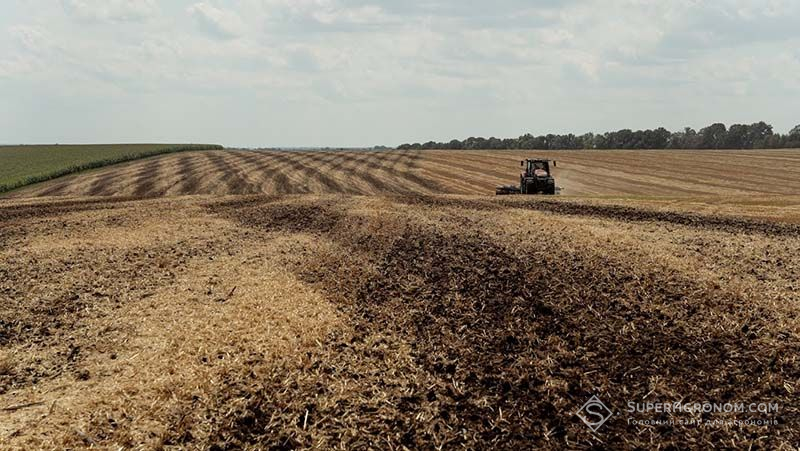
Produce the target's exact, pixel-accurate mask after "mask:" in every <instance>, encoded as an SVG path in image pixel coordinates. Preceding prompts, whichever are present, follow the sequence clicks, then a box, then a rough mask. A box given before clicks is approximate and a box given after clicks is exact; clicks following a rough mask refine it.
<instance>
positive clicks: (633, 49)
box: [0, 0, 800, 145]
mask: <svg viewBox="0 0 800 451" xmlns="http://www.w3.org/2000/svg"><path fill="white" fill-rule="evenodd" d="M64 11H67V12H68V13H69V14H68V15H66V16H65V14H64ZM3 13H4V14H3V17H0V35H2V36H0V76H2V77H3V81H4V82H3V83H2V84H0V96H3V97H4V98H5V97H8V96H14V98H16V99H17V100H16V101H15V102H16V103H15V110H18V111H19V115H18V117H19V118H25V113H24V111H25V108H26V105H30V107H29V110H30V111H32V113H31V114H32V115H33V116H32V118H31V120H34V119H40V118H39V117H34V116H35V115H36V114H42V112H41V111H42V110H41V108H38V109H37V108H35V105H34V103H35V100H36V99H38V97H37V96H40V94H39V93H40V92H44V93H49V94H50V95H62V96H64V97H65V98H68V99H70V100H69V102H72V101H74V102H75V104H74V105H73V109H74V110H81V109H82V108H86V109H92V111H97V112H98V118H99V120H101V121H102V120H105V121H107V122H108V123H107V124H105V125H106V126H107V127H106V129H114V128H121V129H124V128H125V127H126V126H127V125H125V123H124V122H121V121H117V120H115V119H114V118H115V117H116V116H117V114H116V113H118V112H120V111H121V110H125V109H133V108H134V106H133V105H136V106H138V107H139V108H142V107H143V105H142V102H144V100H143V99H145V98H149V97H148V96H152V99H155V101H156V102H157V103H158V104H160V105H166V106H165V108H169V104H170V102H178V101H180V105H178V103H176V106H174V107H173V108H172V111H173V112H184V111H185V110H191V111H206V112H207V111H217V110H216V109H215V108H214V109H209V108H208V107H209V106H215V105H216V104H223V103H224V104H226V105H227V106H228V108H229V109H228V110H226V114H224V117H223V116H222V115H217V114H212V113H206V114H207V115H206V116H203V117H201V118H194V120H195V121H196V122H194V123H191V122H188V120H189V119H188V118H187V119H186V120H187V122H186V123H185V124H184V123H183V122H181V121H182V119H181V118H180V117H179V118H176V119H175V121H176V122H173V123H172V125H171V127H177V125H175V124H176V123H178V124H179V125H181V124H182V125H181V126H182V127H184V129H186V130H195V131H196V133H198V136H197V137H194V136H192V138H193V139H196V140H202V139H203V135H202V134H203V133H206V132H207V130H209V129H214V130H223V131H224V130H231V131H230V134H229V135H224V136H221V137H217V138H213V137H212V138H213V139H212V140H214V141H224V142H226V143H230V144H238V143H241V144H253V145H262V144H264V145H291V144H321V145H327V144H332V145H338V144H372V143H389V144H393V143H397V142H399V141H406V140H427V139H446V138H452V137H462V136H466V135H472V134H486V135H505V134H508V135H513V134H516V133H523V132H527V131H534V132H536V131H538V132H549V131H553V132H565V131H576V132H579V131H584V130H593V131H600V130H603V129H607V128H622V127H633V128H635V127H653V126H659V125H665V126H667V127H671V128H678V127H681V126H684V125H692V126H695V127H699V126H703V125H706V122H712V121H733V120H735V121H739V122H745V121H755V120H762V119H763V120H766V121H768V122H773V123H774V125H775V126H776V129H785V128H788V127H791V126H793V125H795V123H796V122H797V119H796V117H795V116H796V111H793V110H792V108H793V107H791V106H785V105H787V103H786V102H785V99H786V98H793V97H796V96H797V95H800V79H798V77H797V75H796V74H797V73H798V72H800V53H799V52H798V50H797V49H798V48H800V33H799V32H797V31H796V23H798V22H800V3H798V2H797V1H796V0H720V1H719V2H713V3H712V2H701V1H698V0H662V1H655V0H581V1H579V0H570V1H557V0H496V1H493V2H488V1H483V0H406V1H402V2H400V1H394V0H391V1H390V0H205V1H199V0H170V1H166V0H164V1H163V2H156V1H155V0H136V1H133V0H131V1H124V0H104V1H101V0H62V2H61V4H60V5H59V3H57V2H52V1H48V0H26V1H19V2H13V6H10V7H8V8H5V9H4V11H3ZM87 22H91V23H92V24H93V26H86V24H87ZM122 22H126V23H130V22H135V24H131V26H124V27H123V26H119V24H120V23H122ZM20 24H24V25H20ZM104 24H105V25H104ZM134 25H135V26H134ZM209 36H210V37H213V38H215V39H209ZM4 38H9V39H4ZM209 62H213V64H210V63H209ZM11 86H17V87H19V86H25V87H26V88H24V89H22V88H18V89H15V90H13V91H12V88H11ZM101 93H102V95H101ZM23 94H24V95H23ZM78 94H80V95H78ZM707 96H708V97H711V98H713V101H699V100H698V99H703V98H704V97H707ZM30 99H33V100H30ZM73 99H74V100H73ZM221 99H226V100H224V101H223V100H221ZM65 102H66V101H65ZM225 102H227V103H225ZM748 105H752V106H748ZM184 109H185V110H184ZM795 110H796V108H795ZM100 112H105V113H107V114H105V115H103V114H100ZM34 113H35V114H34ZM136 113H137V112H134V111H131V112H130V116H131V117H133V116H134V115H135V114H136ZM47 115H50V116H47ZM75 116H76V117H77V116H79V115H75ZM70 117H72V116H70ZM70 117H67V118H63V117H58V116H57V115H56V112H53V113H49V112H48V113H46V114H45V116H42V117H41V120H38V121H37V122H40V123H44V124H47V123H49V122H53V123H56V122H59V121H61V122H62V123H67V122H69V120H70ZM138 117H144V119H139V123H141V124H144V125H142V128H141V129H144V130H150V129H153V130H158V129H163V132H164V133H165V134H168V133H170V131H171V130H172V128H170V129H167V128H164V127H166V125H163V124H161V123H157V122H153V123H150V122H148V119H147V118H146V117H145V116H143V115H139V116H138ZM254 117H255V118H258V119H254ZM19 120H20V121H22V119H19ZM203 120H205V121H206V122H203ZM257 120H263V121H265V122H268V123H270V124H272V123H274V124H276V125H275V126H274V127H248V128H246V129H244V131H243V130H242V128H240V127H239V125H238V124H242V123H248V121H257ZM65 121H66V122H65ZM23 126H24V124H21V123H0V130H12V131H15V130H17V129H24V128H25V127H23ZM44 128H45V129H46V127H44ZM30 129H31V130H34V131H35V130H37V129H42V127H39V128H34V127H30ZM64 129H69V127H64ZM309 129H313V130H315V133H314V134H313V135H309V133H308V130H309ZM232 130H237V133H241V134H234V133H233V131H232ZM14 133H16V132H14ZM9 138H10V139H12V140H14V141H25V140H26V139H24V137H22V136H20V137H9ZM91 138H92V137H90V136H89V137H84V139H83V140H91ZM145 138H147V137H142V138H141V139H143V140H144V139H145ZM155 138H156V137H153V138H152V139H155ZM177 138H180V137H177ZM30 140H31V141H43V140H46V139H45V138H40V139H35V137H34V138H31V139H30ZM65 140H66V139H62V141H65Z"/></svg>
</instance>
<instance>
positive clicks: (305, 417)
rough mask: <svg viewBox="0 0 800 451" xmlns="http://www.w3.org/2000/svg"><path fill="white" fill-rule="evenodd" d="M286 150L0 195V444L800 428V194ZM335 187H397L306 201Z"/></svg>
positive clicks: (273, 445) (201, 157)
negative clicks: (530, 176) (468, 177)
mask: <svg viewBox="0 0 800 451" xmlns="http://www.w3.org/2000/svg"><path fill="white" fill-rule="evenodd" d="M231 155H233V156H231ZM268 155H269V156H264V155H261V154H255V153H247V152H241V153H236V154H227V153H206V154H197V155H196V156H194V155H192V154H181V155H174V156H170V157H164V158H160V159H154V160H152V161H146V162H141V163H136V164H132V165H128V166H124V167H120V168H118V169H119V171H120V173H119V174H118V176H117V177H110V176H109V173H105V172H103V171H99V172H98V173H96V174H93V175H86V176H85V177H84V178H83V179H81V178H80V177H78V178H74V179H71V182H70V183H71V184H63V183H64V182H66V181H67V180H65V181H62V182H57V183H55V184H52V185H50V188H47V190H51V194H62V195H68V194H70V193H76V192H81V191H80V190H84V189H85V190H90V191H92V190H93V191H95V194H113V195H116V196H118V197H114V198H70V199H53V198H50V199H24V200H23V199H18V200H16V199H8V200H3V201H0V261H1V262H2V265H0V448H2V449H35V448H46V449H63V448H88V447H94V448H100V449H110V448H114V449H117V448H124V449H126V448H144V449H151V448H189V449H195V448H199V449H241V448H246V449H247V448H249V449H363V448H372V449H488V448H495V449H513V448H520V449H565V448H566V449H650V448H664V449H692V448H693V449H712V448H743V449H748V448H751V449H794V448H795V447H796V446H797V445H798V444H799V443H800V428H798V424H800V423H798V421H800V410H799V409H800V403H798V397H797V393H798V390H800V360H799V359H798V355H800V353H799V352H798V351H800V318H799V317H798V313H800V304H798V301H800V298H799V297H798V290H799V289H800V286H798V280H800V259H798V258H797V255H800V225H799V223H800V221H798V220H797V218H799V217H800V216H799V215H798V211H800V199H798V198H797V197H791V196H764V195H762V196H743V197H738V198H737V197H736V196H726V197H719V196H717V197H672V198H658V199H646V198H637V199H619V198H616V199H612V198H603V199H601V198H592V199H589V198H578V197H567V198H547V199H542V198H523V197H521V196H520V197H502V198H496V197H494V196H463V195H461V196H454V195H428V194H420V193H424V192H426V191H433V190H435V189H444V190H445V191H446V190H447V189H448V188H447V187H452V188H453V189H455V186H456V183H455V182H454V180H455V179H454V178H448V177H452V176H447V177H445V176H444V175H442V176H434V175H433V174H435V172H434V169H433V168H434V167H435V165H434V163H432V162H431V160H432V159H434V158H438V156H420V155H415V154H401V153H396V154H390V155H392V157H391V158H389V159H386V158H383V159H380V160H378V159H375V158H374V155H373V154H355V153H354V154H353V155H352V156H345V157H342V156H339V155H333V154H331V155H328V156H327V157H328V159H326V160H325V161H319V159H318V158H317V156H314V155H311V154H291V155H289V154H284V153H271V154H268ZM510 158H511V157H509V159H510ZM476 161H477V160H476ZM268 162H270V163H268ZM512 162H513V161H512ZM273 163H274V165H273ZM172 164H175V165H177V167H180V168H183V169H181V170H182V171H184V172H185V173H188V174H194V175H192V176H189V177H186V178H181V177H179V176H178V175H177V173H175V172H174V171H172V170H171V169H169V168H170V167H171V165H172ZM310 164H314V165H315V166H314V167H313V168H314V171H316V172H313V171H312V172H309V169H308V166H307V165H310ZM464 164H467V163H464ZM469 164H475V165H477V164H478V163H469ZM565 167H566V164H565ZM419 168H428V169H419ZM564 170H565V171H566V169H564ZM153 172H155V173H157V174H163V177H158V178H149V177H147V174H151V173H153ZM308 174H314V176H313V177H312V178H311V180H309V181H308V183H307V184H302V183H300V182H301V181H302V180H301V179H302V178H303V177H304V176H306V175H308ZM343 174H352V176H353V179H348V178H347V177H346V176H345V175H343ZM359 174H361V175H359ZM366 174H369V175H366ZM409 174H414V175H413V176H410V175H409ZM223 175H224V176H223ZM415 177H417V178H418V179H415ZM390 180H394V181H396V183H392V182H390ZM401 182H402V183H401ZM582 183H584V186H589V184H590V183H592V181H590V180H584V181H583V182H582ZM598 183H599V182H598ZM266 186H270V187H274V188H270V192H271V193H272V194H270V195H263V194H256V195H239V196H227V197H219V196H194V197H176V198H156V199H143V198H141V197H140V196H144V197H147V196H150V195H153V196H160V195H170V194H177V193H180V192H183V190H188V189H194V190H196V192H197V193H203V192H215V191H217V190H219V192H229V191H235V192H239V191H241V192H260V191H264V190H266V189H265V188H264V187H266ZM346 186H349V187H350V188H345V187H346ZM776 186H777V185H776ZM192 187H193V188H192ZM337 187H338V188H337ZM41 189H45V188H44V186H42V187H41ZM329 189H330V190H338V189H342V190H345V189H350V190H352V191H353V193H362V192H369V191H370V190H374V191H376V192H377V191H380V192H384V191H385V190H388V191H389V193H388V194H385V195H380V196H352V195H343V194H342V193H339V194H302V195H287V193H306V192H308V193H313V192H318V191H324V190H329ZM470 189H476V188H474V186H473V187H471V188H470ZM404 190H407V191H404ZM337 192H338V191H337ZM87 194H88V193H87ZM125 195H130V196H132V197H124V196H125ZM594 395H596V396H598V397H599V398H600V399H601V400H602V401H603V402H604V403H605V404H606V405H607V406H608V407H609V408H610V409H611V410H612V411H613V413H614V415H612V417H611V418H610V419H609V420H608V421H607V422H606V423H605V424H604V425H603V426H602V427H601V428H599V429H598V430H597V432H592V430H590V429H589V428H588V427H587V426H586V425H585V424H584V423H583V422H582V421H581V420H580V418H579V417H578V416H577V415H576V413H577V412H578V411H579V409H580V408H581V406H582V405H583V404H584V403H585V402H586V401H587V400H589V398H591V397H592V396H594ZM647 402H653V403H656V402H663V403H676V402H682V403H694V402H698V403H703V402H712V403H726V402H730V403H744V404H745V405H749V404H751V403H765V404H774V405H777V406H779V409H778V410H777V411H776V412H770V413H768V414H762V413H758V412H755V413H751V412H745V413H737V412H732V413H724V412H711V413H703V412H699V413H674V412H670V413H664V412H658V413H655V412H652V413H649V414H646V413H640V412H634V413H629V412H628V410H627V409H628V405H629V404H628V403H647ZM631 420H636V421H653V420H660V421H663V422H665V424H631ZM734 420H735V421H745V420H769V421H771V422H772V421H774V424H773V423H770V424H766V425H764V424H762V425H758V424H756V425H753V424H741V423H736V422H734ZM668 421H673V423H672V424H669V423H666V422H668ZM681 421H683V422H687V421H696V422H699V425H698V424H695V423H689V424H686V423H681ZM717 422H719V423H717Z"/></svg>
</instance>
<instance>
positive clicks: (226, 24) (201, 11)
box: [187, 2, 245, 39]
mask: <svg viewBox="0 0 800 451" xmlns="http://www.w3.org/2000/svg"><path fill="white" fill-rule="evenodd" d="M187 11H188V12H189V14H191V15H192V17H193V18H194V19H195V21H196V22H197V24H198V25H199V26H200V28H201V29H202V30H203V31H205V32H206V33H208V34H211V35H213V36H216V37H219V38H223V39H231V38H236V37H239V36H241V35H243V34H244V32H245V24H244V22H243V21H242V18H241V17H239V15H238V14H236V13H235V12H233V11H229V10H225V9H221V8H217V7H215V6H213V5H211V4H209V3H206V2H200V3H195V4H194V5H192V6H190V7H189V8H188V10H187Z"/></svg>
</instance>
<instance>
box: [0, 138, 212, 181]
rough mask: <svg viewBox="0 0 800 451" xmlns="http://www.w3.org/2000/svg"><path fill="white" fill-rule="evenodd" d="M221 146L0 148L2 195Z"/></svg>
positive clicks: (160, 145)
mask: <svg viewBox="0 0 800 451" xmlns="http://www.w3.org/2000/svg"><path fill="white" fill-rule="evenodd" d="M215 147H219V146H209V145H196V144H192V145H187V144H181V145H175V144H108V145H106V144H92V145H66V146H62V145H50V146H0V193H3V192H6V191H10V190H12V189H16V188H19V187H22V186H26V185H30V184H33V183H37V182H42V181H46V180H51V179H54V178H56V177H60V176H62V175H66V174H72V173H76V172H81V171H84V170H87V169H93V168H98V167H103V166H108V165H111V164H115V163H120V162H124V161H131V160H136V159H139V158H144V157H147V156H152V155H159V154H165V153H172V152H179V151H183V150H202V149H211V148H215Z"/></svg>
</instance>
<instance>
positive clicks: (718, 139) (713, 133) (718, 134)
mask: <svg viewBox="0 0 800 451" xmlns="http://www.w3.org/2000/svg"><path fill="white" fill-rule="evenodd" d="M727 132H728V131H727V129H726V127H725V124H720V123H717V124H712V125H709V126H708V127H706V128H704V129H702V130H700V147H701V148H702V149H721V148H722V147H724V144H725V137H726V134H727Z"/></svg>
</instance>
